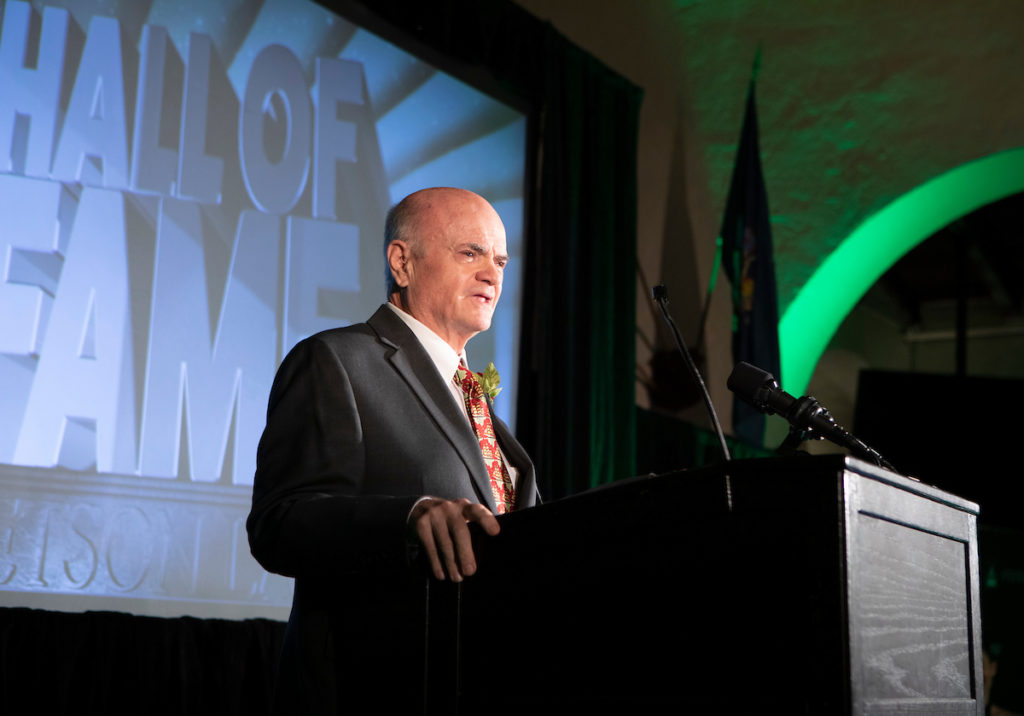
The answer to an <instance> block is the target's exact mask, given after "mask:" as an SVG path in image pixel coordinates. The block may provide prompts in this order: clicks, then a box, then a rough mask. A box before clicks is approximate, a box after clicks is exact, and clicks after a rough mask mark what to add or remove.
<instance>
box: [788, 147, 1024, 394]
mask: <svg viewBox="0 0 1024 716" xmlns="http://www.w3.org/2000/svg"><path fill="white" fill-rule="evenodd" d="M1021 191H1024V148H1020V149H1012V150H1009V151H1005V152H1000V153H998V154H993V155H992V156H989V157H985V158H984V159H979V160H977V161H974V162H970V163H969V164H964V165H963V166H960V167H957V168H956V169H952V170H950V171H948V172H946V173H945V174H942V175H941V176H938V177H936V178H934V179H932V180H930V181H928V182H926V183H924V184H922V185H921V186H919V187H917V188H916V189H914V190H912V191H910V192H908V193H907V194H904V195H903V196H901V197H900V198H898V199H896V200H895V201H893V202H892V203H891V204H889V205H888V206H886V207H885V208H884V209H882V210H881V211H879V212H878V213H877V214H875V215H873V216H871V217H870V218H868V219H867V220H866V221H865V222H864V223H863V224H861V225H860V226H859V227H857V229H856V230H854V232H853V233H852V234H850V235H849V236H847V237H846V239H844V240H843V242H842V243H841V244H840V245H839V246H838V247H836V249H835V251H833V252H832V253H831V254H829V256H828V257H827V258H826V259H825V260H824V261H823V262H822V264H821V266H819V267H818V270H817V271H815V272H814V274H813V275H812V276H811V278H810V280H808V281H807V283H805V284H804V286H803V288H801V289H800V292H799V293H798V294H797V295H796V298H794V299H793V301H792V302H791V303H790V304H789V306H787V307H786V311H785V313H784V314H783V316H782V319H781V320H780V321H779V351H780V353H781V356H780V358H781V363H782V366H781V367H782V375H783V376H784V379H785V381H786V385H784V386H783V387H784V388H785V389H786V391H787V392H789V393H792V394H794V395H801V394H802V393H803V392H804V391H805V390H806V389H807V384H808V383H809V382H810V380H811V375H812V374H813V373H814V367H815V366H816V365H817V363H818V359H819V358H820V357H821V354H822V353H823V352H824V351H825V348H826V347H828V344H829V341H831V340H832V336H833V335H834V334H835V332H836V330H837V329H838V328H839V325H840V324H841V323H842V321H843V319H844V318H845V317H846V315H847V314H848V313H849V312H850V311H851V310H853V307H854V306H855V305H857V301H859V300H860V298H861V296H863V295H864V293H865V292H867V290H868V289H869V288H871V286H872V284H874V283H875V281H877V280H878V279H879V277H881V275H882V274H884V273H885V272H886V270H888V268H889V267H890V266H892V265H893V264H894V263H896V261H897V260H899V258H900V257H901V256H903V255H904V254H905V253H907V252H908V251H910V250H911V249H912V248H914V247H915V246H917V245H918V244H919V243H921V242H922V241H924V240H925V239H927V238H928V237H929V236H931V235H932V234H934V233H935V232H936V231H938V230H939V229H941V228H943V227H944V226H946V225H948V224H949V223H951V222H952V221H955V220H956V219H958V218H960V217H961V216H964V215H966V214H969V213H971V212H972V211H974V210H975V209H978V208H980V207H982V206H985V205H986V204H990V203H992V202H994V201H998V200H999V199H1002V198H1004V197H1007V196H1009V195H1011V194H1016V193H1018V192H1021Z"/></svg>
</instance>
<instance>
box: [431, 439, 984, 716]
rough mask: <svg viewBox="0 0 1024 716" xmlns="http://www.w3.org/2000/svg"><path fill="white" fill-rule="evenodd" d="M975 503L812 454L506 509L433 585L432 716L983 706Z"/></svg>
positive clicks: (973, 710) (637, 481)
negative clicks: (457, 566) (472, 555)
mask: <svg viewBox="0 0 1024 716" xmlns="http://www.w3.org/2000/svg"><path fill="white" fill-rule="evenodd" d="M727 491H728V493H729V495H728V496H727ZM729 497H731V507H730V504H729ZM977 512H978V508H977V506H976V505H974V504H972V503H970V502H968V501H966V500H963V499H960V498H958V497H956V496H954V495H950V494H948V493H945V492H942V491H941V490H938V489H936V488H933V487H930V486H928V485H925V484H922V483H919V482H916V481H914V480H911V479H908V478H906V477H902V476H899V475H896V474H894V473H890V472H887V471H885V470H882V469H880V468H876V467H874V466H871V465H868V464H866V463H863V462H861V461H858V460H855V459H852V458H844V457H842V456H820V457H794V458H784V459H783V458H779V459H769V460H749V461H736V462H733V463H731V464H730V465H729V466H728V470H726V469H725V468H724V467H718V468H709V469H701V470H693V471H681V472H675V473H670V474H665V475H659V476H650V477H639V478H632V479H630V480H625V481H622V482H619V483H615V484H613V485H610V486H607V487H604V488H599V489H596V490H591V491H588V492H586V493H583V494H580V495H576V496H573V497H570V498H567V499H564V500H559V501H556V502H552V503H549V504H545V505H541V506H539V507H537V508H534V509H531V510H526V511H524V512H521V513H512V514H509V515H505V516H503V517H502V518H501V524H502V532H501V534H500V535H498V536H497V537H496V538H493V539H490V540H482V541H481V542H480V543H479V545H478V551H479V563H480V570H479V572H478V574H477V575H475V576H474V577H473V578H471V579H469V580H467V581H466V582H464V583H463V584H462V585H459V586H455V585H451V584H447V583H443V584H441V583H436V582H434V583H431V584H430V586H429V589H428V593H429V596H428V598H427V605H426V614H427V629H426V631H425V634H426V637H425V654H426V669H425V678H424V685H425V689H424V704H425V711H427V712H430V713H465V714H472V713H477V712H482V711H484V710H485V709H486V710H489V711H491V712H493V711H499V712H502V711H508V712H511V711H513V710H520V709H522V708H524V707H531V706H538V705H543V706H545V707H548V708H550V707H556V706H561V707H572V708H600V710H601V711H607V710H608V709H609V708H616V709H619V708H621V709H624V710H626V711H627V712H637V711H638V710H639V711H640V712H645V711H646V710H661V709H662V708H664V707H672V708H681V709H684V710H689V709H691V708H692V709H694V710H700V711H705V710H708V709H713V710H714V712H715V713H755V712H760V711H762V710H766V709H774V710H776V711H778V712H784V713H788V714H896V713H898V714H964V715H966V714H972V715H975V716H982V715H983V713H984V705H983V691H982V678H981V646H980V645H981V620H980V615H979V591H978V590H979V581H978V550H977V531H976V519H977ZM497 694H500V696H496V695H497Z"/></svg>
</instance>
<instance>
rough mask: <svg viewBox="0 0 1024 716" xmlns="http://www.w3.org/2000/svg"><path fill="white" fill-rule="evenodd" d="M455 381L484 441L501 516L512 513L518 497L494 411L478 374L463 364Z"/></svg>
mask: <svg viewBox="0 0 1024 716" xmlns="http://www.w3.org/2000/svg"><path fill="white" fill-rule="evenodd" d="M455 381H456V382H457V383H458V384H459V385H460V386H461V387H462V397H463V398H464V399H465V401H466V410H467V411H469V416H470V418H471V421H470V422H471V423H472V424H473V432H474V433H475V434H476V438H477V440H478V441H479V442H480V452H481V453H483V456H484V465H486V466H487V476H488V477H489V478H490V480H491V492H492V493H493V494H494V504H495V505H496V506H497V508H498V514H499V515H500V514H504V513H505V512H511V511H512V506H513V505H514V504H515V499H516V496H515V493H514V491H513V489H512V478H511V477H509V474H508V468H507V467H505V461H504V460H502V458H501V451H500V450H499V449H498V440H497V438H495V437H494V426H493V425H491V411H490V410H488V408H487V399H486V398H485V397H484V389H483V386H481V385H480V381H479V380H477V377H476V373H474V372H473V371H471V370H469V369H468V368H466V366H464V365H461V364H460V365H459V367H458V369H456V371H455Z"/></svg>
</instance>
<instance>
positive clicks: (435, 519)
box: [410, 498, 501, 582]
mask: <svg viewBox="0 0 1024 716" xmlns="http://www.w3.org/2000/svg"><path fill="white" fill-rule="evenodd" d="M410 519H411V520H412V521H413V522H414V523H415V532H416V535H417V537H418V538H419V540H420V542H421V543H422V545H423V549H424V551H426V553H427V557H428V559H429V561H430V569H431V571H432V572H433V573H434V576H435V577H437V578H438V579H444V578H445V576H446V575H447V577H448V578H449V579H451V580H452V581H453V582H461V581H462V578H463V576H469V575H471V574H473V573H475V572H476V558H475V556H474V555H473V540H472V536H471V534H470V531H469V528H468V527H467V524H468V523H470V522H475V523H477V524H479V525H480V527H481V528H482V529H483V530H484V532H485V533H486V534H488V535H491V536H493V535H496V534H498V532H499V531H500V529H501V528H500V526H499V525H498V521H497V520H496V519H495V517H494V515H493V514H491V511H490V510H488V509H487V508H486V507H484V506H483V505H480V504H475V503H472V502H470V501H469V500H467V499H465V498H463V499H461V500H456V501H452V500H442V499H438V498H428V499H425V500H423V501H421V502H420V503H419V504H418V505H416V507H415V508H414V510H413V513H412V515H411V516H410Z"/></svg>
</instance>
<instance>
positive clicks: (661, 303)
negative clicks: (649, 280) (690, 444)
mask: <svg viewBox="0 0 1024 716" xmlns="http://www.w3.org/2000/svg"><path fill="white" fill-rule="evenodd" d="M651 297H652V298H653V299H654V300H655V301H657V302H658V307H659V308H661V315H662V316H664V317H665V322H666V323H667V324H668V327H669V328H670V329H672V336H673V337H674V338H675V341H676V348H678V349H679V352H680V353H681V354H682V355H683V360H684V361H685V362H686V366H687V368H689V369H690V373H691V374H692V375H693V378H694V380H696V381H697V385H698V387H699V388H700V394H701V397H702V398H703V399H704V407H705V408H706V409H707V411H708V415H709V416H710V418H711V425H712V427H713V428H714V430H715V435H716V436H717V437H718V445H719V447H720V448H721V450H722V458H723V460H724V461H725V462H726V463H728V462H729V461H730V460H732V455H730V454H729V446H728V445H727V444H726V442H725V433H723V432H722V426H721V424H720V423H719V422H718V413H716V412H715V406H714V405H712V403H711V395H710V394H709V393H708V389H707V386H706V385H705V384H704V378H703V377H702V376H701V374H700V370H699V369H698V368H697V364H696V363H694V362H693V358H692V357H690V351H688V350H687V349H686V343H684V342H683V337H682V336H681V335H680V334H679V329H678V328H676V322H675V321H673V320H672V316H671V315H670V314H669V312H668V289H666V288H665V285H664V284H658V285H657V286H655V287H654V288H653V289H652V290H651ZM725 499H726V502H727V503H728V506H729V511H730V512H732V480H731V479H730V477H729V473H728V472H726V473H725Z"/></svg>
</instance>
